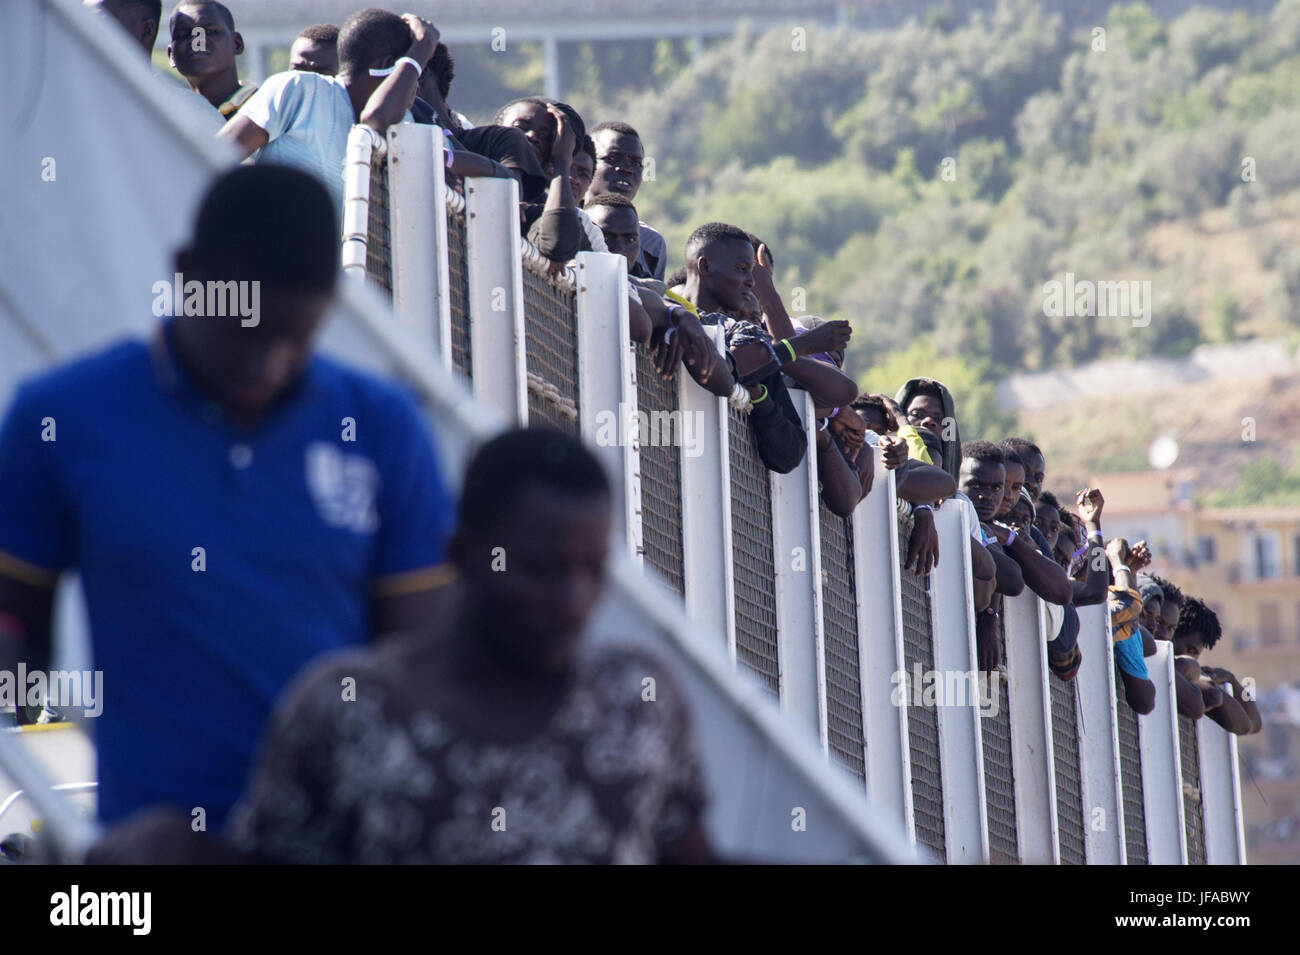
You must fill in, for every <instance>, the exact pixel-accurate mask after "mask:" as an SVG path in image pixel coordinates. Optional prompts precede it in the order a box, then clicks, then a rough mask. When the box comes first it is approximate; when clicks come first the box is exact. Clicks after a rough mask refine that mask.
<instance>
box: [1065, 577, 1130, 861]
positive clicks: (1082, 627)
mask: <svg viewBox="0 0 1300 955" xmlns="http://www.w3.org/2000/svg"><path fill="white" fill-rule="evenodd" d="M1077 609H1078V612H1079V648H1080V650H1082V651H1083V665H1082V666H1081V667H1079V673H1078V675H1077V676H1075V678H1074V679H1075V682H1076V683H1077V684H1078V693H1077V698H1078V701H1079V718H1080V722H1081V723H1082V725H1081V726H1080V728H1079V757H1080V764H1081V769H1082V774H1083V812H1084V819H1085V824H1084V832H1083V834H1084V846H1085V850H1084V851H1085V854H1086V858H1087V860H1088V864H1089V865H1123V864H1124V853H1125V840H1124V790H1123V787H1122V786H1121V785H1120V778H1121V777H1120V764H1119V726H1118V724H1117V722H1116V716H1115V712H1116V711H1115V707H1116V706H1117V705H1118V704H1119V700H1118V699H1117V698H1116V695H1115V648H1114V646H1113V645H1112V644H1111V640H1110V612H1109V610H1108V608H1107V606H1106V604H1105V603H1100V604H1095V605H1093V606H1091V607H1079V608H1077ZM1126 705H1127V704H1126ZM1098 810H1100V812H1101V815H1100V821H1101V822H1102V825H1100V826H1096V825H1093V820H1094V819H1096V818H1098V817H1097V812H1098Z"/></svg>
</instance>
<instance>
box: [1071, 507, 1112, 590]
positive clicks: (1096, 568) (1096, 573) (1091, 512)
mask: <svg viewBox="0 0 1300 955" xmlns="http://www.w3.org/2000/svg"><path fill="white" fill-rule="evenodd" d="M1075 504H1076V505H1077V506H1078V508H1079V516H1080V517H1082V518H1083V521H1084V539H1085V541H1086V542H1087V546H1088V551H1087V553H1086V554H1084V561H1085V564H1084V566H1085V567H1086V568H1087V575H1086V576H1085V577H1084V579H1083V580H1072V581H1070V587H1071V588H1072V589H1073V590H1074V605H1075V606H1076V607H1091V606H1094V605H1096V604H1099V603H1104V602H1105V600H1106V591H1107V589H1108V588H1109V586H1110V577H1109V575H1108V574H1107V573H1106V571H1107V569H1108V563H1107V561H1106V549H1105V544H1104V543H1103V542H1102V537H1101V511H1102V508H1103V507H1104V506H1105V504H1106V501H1105V499H1104V498H1103V497H1102V495H1101V491H1099V490H1097V489H1096V488H1088V487H1085V488H1084V489H1083V490H1081V491H1079V492H1078V494H1076V495H1075Z"/></svg>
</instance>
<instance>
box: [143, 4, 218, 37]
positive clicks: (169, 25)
mask: <svg viewBox="0 0 1300 955" xmlns="http://www.w3.org/2000/svg"><path fill="white" fill-rule="evenodd" d="M204 4H207V5H208V6H212V7H215V8H216V10H217V16H219V17H221V20H222V22H223V23H225V25H226V29H227V30H229V31H230V32H231V33H234V32H235V15H234V14H233V13H231V12H230V8H229V7H227V6H226V5H225V4H224V3H218V2H217V0H180V2H179V3H177V4H176V9H175V10H173V11H172V15H171V16H170V17H169V18H168V19H167V32H168V33H171V31H172V25H173V24H175V22H176V15H177V14H178V13H180V12H181V7H199V6H203V5H204ZM158 10H159V11H160V12H161V11H162V3H161V2H160V3H159V4H158Z"/></svg>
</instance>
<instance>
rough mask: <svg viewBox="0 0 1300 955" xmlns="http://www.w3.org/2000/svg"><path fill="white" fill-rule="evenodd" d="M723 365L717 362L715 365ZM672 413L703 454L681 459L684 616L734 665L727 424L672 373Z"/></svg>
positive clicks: (714, 400) (682, 376) (723, 409)
mask: <svg viewBox="0 0 1300 955" xmlns="http://www.w3.org/2000/svg"><path fill="white" fill-rule="evenodd" d="M705 331H706V332H708V333H709V334H710V335H711V336H712V337H713V339H714V344H715V345H716V346H717V347H718V350H719V352H724V351H725V345H724V344H723V339H722V330H721V329H720V328H716V327H711V326H705ZM721 360H722V359H721V358H719V361H721ZM677 381H678V385H677V387H678V389H679V390H678V398H677V407H679V408H680V409H681V411H682V417H683V418H685V417H686V416H688V415H689V416H690V417H691V418H693V419H694V421H695V425H694V427H695V434H698V435H699V436H700V447H701V448H702V449H703V453H701V454H699V455H698V456H696V457H691V456H690V455H688V454H686V453H683V454H682V455H681V456H680V459H681V478H682V570H683V573H682V576H683V578H684V580H685V591H686V593H685V602H686V615H687V616H688V617H690V618H691V620H693V621H695V623H696V624H698V625H699V627H700V629H701V631H702V632H705V633H720V634H723V635H725V637H726V640H727V649H728V652H729V653H730V655H731V660H732V662H733V663H734V662H735V660H736V604H735V591H734V586H735V584H734V581H735V577H734V573H733V570H732V566H733V565H732V554H731V438H730V435H731V422H730V411H729V410H728V407H727V400H726V399H725V398H719V397H717V396H716V395H713V394H712V393H710V392H709V391H707V390H706V389H704V388H701V387H700V386H699V385H697V384H696V383H695V381H694V379H692V378H691V377H690V375H688V374H686V371H685V369H679V370H678V372H677Z"/></svg>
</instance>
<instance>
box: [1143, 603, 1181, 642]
mask: <svg viewBox="0 0 1300 955" xmlns="http://www.w3.org/2000/svg"><path fill="white" fill-rule="evenodd" d="M1181 613H1182V608H1181V607H1179V606H1178V604H1176V603H1173V602H1172V601H1169V600H1165V601H1162V602H1161V605H1160V616H1159V617H1157V618H1156V620H1155V621H1154V622H1155V627H1154V628H1153V629H1152V631H1151V632H1152V633H1153V634H1154V635H1155V638H1156V639H1157V640H1172V639H1173V638H1174V628H1175V627H1177V626H1178V617H1179V615H1180V614H1181Z"/></svg>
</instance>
